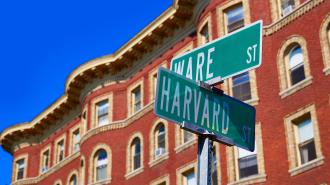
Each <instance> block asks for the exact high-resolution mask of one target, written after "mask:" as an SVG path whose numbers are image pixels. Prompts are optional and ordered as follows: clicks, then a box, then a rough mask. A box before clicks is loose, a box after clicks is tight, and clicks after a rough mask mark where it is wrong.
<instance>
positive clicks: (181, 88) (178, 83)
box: [154, 68, 256, 151]
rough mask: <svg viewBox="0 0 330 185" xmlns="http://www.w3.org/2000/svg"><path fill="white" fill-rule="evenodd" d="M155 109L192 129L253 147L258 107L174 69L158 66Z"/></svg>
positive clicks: (251, 149)
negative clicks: (219, 91) (219, 92)
mask: <svg viewBox="0 0 330 185" xmlns="http://www.w3.org/2000/svg"><path fill="white" fill-rule="evenodd" d="M154 112H155V114H156V115H157V116H159V117H162V118H164V119H168V120H171V121H173V122H175V123H179V124H180V125H181V123H185V124H186V123H187V124H188V125H190V130H194V132H197V133H200V130H201V129H202V130H206V131H208V132H209V133H210V134H213V135H214V136H215V140H218V141H221V142H224V143H227V144H230V145H236V146H239V147H241V148H244V149H247V150H250V151H253V150H254V139H255V113H256V111H255V108H254V107H253V106H250V105H248V104H246V103H243V102H241V101H238V100H236V99H234V98H232V97H230V96H227V95H225V94H222V95H219V94H217V93H216V92H213V91H211V90H208V89H206V88H203V87H201V86H199V85H198V84H197V82H195V81H193V80H190V79H187V78H185V77H184V76H181V75H179V74H177V73H175V72H173V71H169V70H167V69H165V68H159V70H158V79H157V92H156V98H155V105H154Z"/></svg>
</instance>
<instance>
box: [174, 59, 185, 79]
mask: <svg viewBox="0 0 330 185" xmlns="http://www.w3.org/2000/svg"><path fill="white" fill-rule="evenodd" d="M184 62H185V61H184V60H182V61H180V62H178V63H176V64H175V65H174V71H175V72H176V73H178V74H180V75H182V73H183V67H184Z"/></svg>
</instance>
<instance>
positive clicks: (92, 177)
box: [88, 143, 112, 184]
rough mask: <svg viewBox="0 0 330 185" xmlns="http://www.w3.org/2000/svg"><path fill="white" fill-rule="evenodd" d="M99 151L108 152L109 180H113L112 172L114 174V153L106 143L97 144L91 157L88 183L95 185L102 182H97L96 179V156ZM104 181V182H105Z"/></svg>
mask: <svg viewBox="0 0 330 185" xmlns="http://www.w3.org/2000/svg"><path fill="white" fill-rule="evenodd" d="M99 150H105V151H106V152H107V160H108V164H107V179H106V180H108V179H111V172H112V152H111V149H110V147H109V146H108V145H107V144H105V143H99V144H97V145H96V146H95V147H94V148H93V150H92V152H91V155H90V156H89V169H88V172H89V173H88V182H89V183H90V184H93V183H100V182H96V180H95V179H96V178H95V164H96V160H95V155H96V153H97V152H98V151H99ZM103 181H104V180H102V182H103Z"/></svg>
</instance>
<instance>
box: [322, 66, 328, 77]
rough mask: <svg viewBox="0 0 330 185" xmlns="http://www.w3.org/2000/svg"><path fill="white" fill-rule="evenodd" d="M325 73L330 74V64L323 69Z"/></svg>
mask: <svg viewBox="0 0 330 185" xmlns="http://www.w3.org/2000/svg"><path fill="white" fill-rule="evenodd" d="M323 73H324V74H325V75H329V74H330V66H328V67H326V68H324V69H323Z"/></svg>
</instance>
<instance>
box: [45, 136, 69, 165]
mask: <svg viewBox="0 0 330 185" xmlns="http://www.w3.org/2000/svg"><path fill="white" fill-rule="evenodd" d="M61 141H63V159H62V161H63V160H64V159H65V158H66V133H64V134H62V135H61V136H60V137H58V138H57V139H56V140H55V142H54V143H55V145H54V156H53V165H56V164H58V163H60V162H61V161H59V156H58V150H59V148H58V146H57V145H58V143H59V142H61ZM50 155H51V153H50V154H49V156H50Z"/></svg>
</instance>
